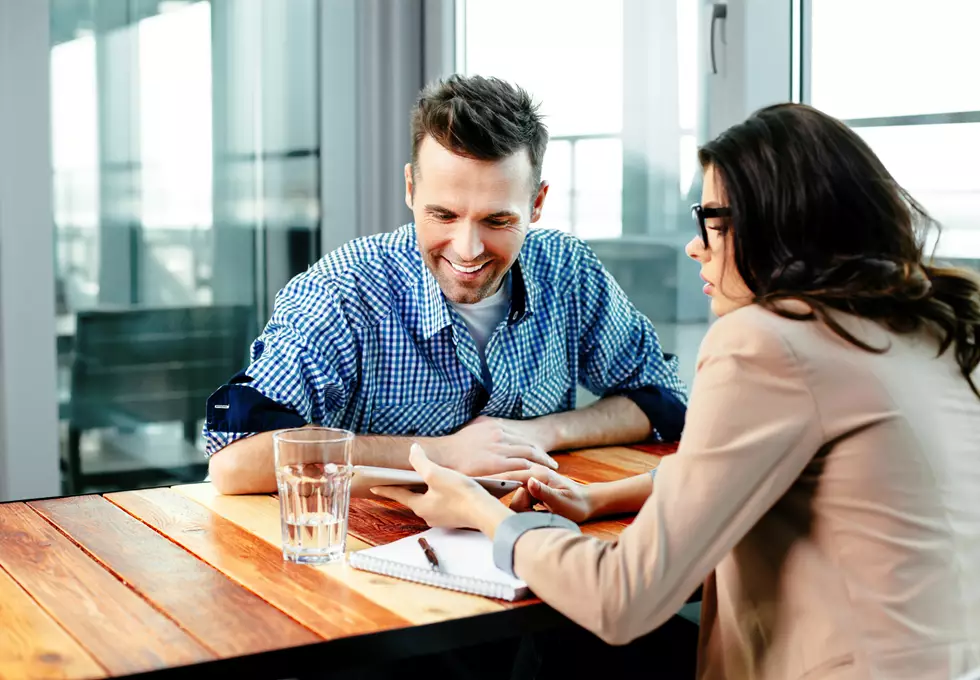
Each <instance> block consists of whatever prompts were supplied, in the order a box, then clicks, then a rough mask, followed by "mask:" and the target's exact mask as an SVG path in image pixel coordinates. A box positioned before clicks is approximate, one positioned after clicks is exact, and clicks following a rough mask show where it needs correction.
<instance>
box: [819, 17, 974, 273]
mask: <svg viewBox="0 0 980 680" xmlns="http://www.w3.org/2000/svg"><path fill="white" fill-rule="evenodd" d="M807 9H808V11H809V13H810V22H811V23H810V32H811V34H812V37H811V41H812V48H811V52H810V55H809V58H810V63H809V72H810V85H809V89H810V102H811V103H812V104H813V105H814V106H816V107H817V108H819V109H821V110H824V111H826V112H827V113H830V114H831V115H834V116H836V117H838V118H841V119H843V120H844V121H845V122H847V123H848V124H849V125H851V126H852V127H853V128H854V129H855V130H856V131H857V132H858V133H859V134H860V135H861V136H862V137H863V138H864V139H865V140H866V141H867V142H868V144H870V145H871V147H872V148H873V149H874V150H875V152H876V153H877V154H878V156H879V157H880V158H881V160H882V162H883V163H884V164H885V167H887V168H888V169H889V170H890V171H891V173H892V174H893V175H894V176H895V178H896V180H897V181H898V182H899V183H901V184H902V185H903V186H904V187H905V188H906V189H907V190H908V191H909V192H910V193H911V194H912V196H914V197H915V198H916V199H917V200H918V201H920V202H921V203H922V204H923V205H924V206H925V207H926V209H927V210H929V211H930V213H932V215H933V216H934V217H935V218H937V219H938V220H939V221H940V222H941V223H942V225H943V232H942V237H941V239H940V240H939V243H938V248H937V251H936V252H937V254H938V255H939V256H941V257H944V258H951V259H963V260H970V259H976V258H980V167H977V164H976V162H975V160H974V159H973V158H972V155H971V154H970V153H967V152H966V151H965V150H967V149H978V148H980V88H978V87H976V86H975V85H974V83H975V82H976V79H977V76H976V65H977V59H976V47H975V42H976V41H975V35H974V34H975V32H976V27H977V26H980V3H977V2H975V0H934V1H933V2H928V3H896V2H892V1H890V0H862V2H850V1H848V0H819V2H813V1H811V2H809V3H808V6H807Z"/></svg>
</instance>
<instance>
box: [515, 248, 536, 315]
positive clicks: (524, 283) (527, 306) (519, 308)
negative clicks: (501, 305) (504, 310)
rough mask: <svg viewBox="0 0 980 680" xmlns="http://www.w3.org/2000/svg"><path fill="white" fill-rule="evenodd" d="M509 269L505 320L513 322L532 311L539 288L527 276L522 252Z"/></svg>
mask: <svg viewBox="0 0 980 680" xmlns="http://www.w3.org/2000/svg"><path fill="white" fill-rule="evenodd" d="M510 271H511V290H510V316H509V317H508V319H507V320H508V322H509V323H512V324H514V323H518V322H520V321H521V320H523V319H524V317H526V316H530V315H531V314H533V313H534V305H535V300H537V299H538V297H539V296H540V289H539V288H538V285H537V284H536V283H535V282H534V279H533V278H531V277H529V276H527V264H526V261H525V259H524V253H523V252H521V253H520V254H519V255H518V256H517V261H516V262H515V263H514V266H513V267H511V268H510Z"/></svg>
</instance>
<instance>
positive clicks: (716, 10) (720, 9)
mask: <svg viewBox="0 0 980 680" xmlns="http://www.w3.org/2000/svg"><path fill="white" fill-rule="evenodd" d="M727 18H728V3H727V2H715V3H712V5H711V38H710V42H711V72H712V73H718V64H717V63H716V62H715V22H717V21H718V20H719V19H721V20H722V21H725V20H726V19H727ZM721 41H722V43H725V44H727V42H728V41H727V40H726V39H725V33H724V26H722V34H721Z"/></svg>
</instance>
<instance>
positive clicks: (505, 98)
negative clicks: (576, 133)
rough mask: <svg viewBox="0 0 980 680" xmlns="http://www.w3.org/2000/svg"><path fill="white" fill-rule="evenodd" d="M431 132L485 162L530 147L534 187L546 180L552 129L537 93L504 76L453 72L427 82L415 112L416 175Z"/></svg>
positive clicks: (453, 149) (455, 149)
mask: <svg viewBox="0 0 980 680" xmlns="http://www.w3.org/2000/svg"><path fill="white" fill-rule="evenodd" d="M426 136H430V137H432V138H433V139H434V140H436V141H437V142H439V144H440V145H442V147H443V148H445V149H448V150H449V151H451V152H453V153H454V154H456V155H458V156H463V157H465V158H473V159H476V160H481V161H496V160H500V159H502V158H506V157H508V156H510V155H512V154H514V153H517V152H518V151H520V150H521V149H527V154H528V157H529V158H530V160H531V179H532V181H533V183H534V184H533V187H532V189H533V188H537V186H538V184H540V182H541V164H542V161H543V160H544V151H545V148H546V147H547V146H548V128H547V127H545V125H544V123H543V122H542V120H541V115H540V114H539V113H538V105H537V104H535V103H534V102H533V101H532V99H531V95H529V94H528V93H527V92H526V91H525V90H523V89H521V88H520V87H515V86H514V85H511V84H510V83H507V82H505V81H503V80H500V79H498V78H483V77H482V76H461V75H458V74H456V75H452V76H449V77H448V78H446V79H445V80H440V81H438V82H436V83H433V84H431V85H429V86H427V87H426V88H425V89H424V90H422V93H421V94H420V95H419V99H418V102H417V103H416V105H415V109H414V110H413V111H412V174H413V177H416V176H417V168H418V160H419V147H421V146H422V140H424V139H425V138H426Z"/></svg>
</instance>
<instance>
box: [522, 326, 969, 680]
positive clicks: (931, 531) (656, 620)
mask: <svg viewBox="0 0 980 680" xmlns="http://www.w3.org/2000/svg"><path fill="white" fill-rule="evenodd" d="M841 320H842V322H844V323H845V324H846V325H847V327H848V328H849V329H851V330H853V331H854V332H855V333H857V334H858V336H859V337H861V338H863V339H864V340H866V341H868V342H870V343H872V344H874V345H876V346H886V345H890V346H891V349H890V350H889V351H888V352H887V353H885V354H880V355H876V354H872V353H868V352H865V351H863V350H861V349H859V348H857V347H854V346H853V345H850V344H848V343H846V342H844V341H843V340H841V339H840V338H838V337H837V336H836V335H834V334H833V333H832V332H831V331H830V330H829V329H828V328H827V327H826V326H824V325H822V324H819V323H816V322H798V321H790V320H788V319H784V318H782V317H779V316H777V315H775V314H772V313H770V312H767V311H765V310H763V309H761V308H759V307H757V306H752V307H746V308H743V309H740V310H738V311H736V312H733V313H731V314H728V315H726V316H724V317H723V318H721V319H719V320H718V321H717V322H716V323H715V324H714V325H713V327H712V328H711V329H710V331H709V332H708V334H707V336H706V337H705V339H704V342H703V343H702V345H701V351H700V354H699V357H698V372H697V376H696V378H695V381H694V385H693V388H692V391H691V400H690V406H689V410H688V415H687V424H686V427H685V429H684V435H683V438H682V439H681V443H680V449H679V450H678V452H677V454H676V455H673V456H668V457H666V458H665V459H664V460H663V462H662V463H661V465H660V471H659V472H658V474H657V478H656V481H655V483H654V487H655V490H654V493H653V494H652V495H651V496H650V499H649V500H648V501H647V502H646V504H645V505H644V506H643V508H642V510H641V511H640V513H639V515H638V516H637V518H636V520H635V521H634V522H633V524H632V525H631V526H630V527H629V528H628V529H627V530H626V531H625V532H623V534H622V535H621V537H620V539H619V541H618V543H615V544H612V543H606V542H603V541H600V540H597V539H593V538H589V537H585V536H581V535H575V534H573V533H571V532H567V531H561V530H556V529H544V530H539V531H532V532H529V533H527V534H525V535H524V536H523V537H522V538H521V539H520V540H519V541H518V543H517V545H516V547H515V558H514V560H515V561H514V564H515V570H516V572H517V574H518V575H519V576H521V577H522V578H524V579H526V580H527V582H528V583H529V584H530V585H531V587H532V589H533V590H534V591H535V592H536V593H537V594H538V595H539V596H540V597H542V598H543V599H544V600H545V601H546V602H548V603H550V604H551V605H553V606H554V607H555V608H556V609H558V610H559V611H561V612H563V613H564V614H566V615H567V616H569V617H570V618H571V619H573V620H575V621H576V622H578V623H580V624H581V625H583V626H585V627H587V628H589V629H591V630H593V631H595V632H596V633H597V634H598V635H599V636H600V637H602V638H603V639H605V640H607V641H608V642H611V643H613V644H617V643H620V644H621V643H625V642H628V641H630V640H632V639H634V638H636V637H638V636H640V635H642V634H644V633H646V632H648V631H650V630H652V629H654V628H655V627H657V626H659V625H660V624H662V623H663V622H664V621H666V620H667V619H668V618H669V617H670V616H671V615H673V614H674V613H675V612H676V611H677V610H678V609H679V608H680V607H681V605H682V604H683V603H684V601H685V599H686V598H687V597H688V596H689V595H690V594H691V593H692V592H693V591H694V590H695V588H696V587H697V585H698V584H699V583H701V582H702V581H705V590H704V601H703V605H702V618H701V640H700V652H699V672H698V675H699V677H700V678H705V679H711V680H716V679H719V680H720V679H728V680H741V679H743V678H764V679H772V680H792V679H794V678H806V679H807V680H813V679H816V678H837V679H842V680H843V679H847V680H851V679H853V680H858V679H860V680H865V679H868V678H883V679H889V680H890V679H892V678H908V679H909V680H912V679H913V678H914V679H915V680H927V679H932V678H943V679H947V678H953V677H956V676H958V675H959V674H961V673H964V672H966V671H967V670H968V669H971V668H975V667H977V666H980V399H977V397H976V396H974V395H973V393H972V392H971V391H970V389H969V386H968V385H967V383H966V381H965V380H964V379H963V377H962V376H961V375H960V374H959V369H958V366H957V365H956V363H955V361H954V360H953V357H952V351H950V352H947V353H946V354H945V355H944V356H943V357H941V358H936V353H937V347H938V345H937V343H936V342H935V341H934V340H933V339H932V338H931V337H927V336H925V335H918V336H899V335H894V334H891V333H889V332H887V331H885V330H884V329H883V328H881V327H880V326H878V325H876V324H873V323H871V322H867V321H864V320H860V319H856V318H854V317H845V316H842V317H841ZM978 373H980V372H978ZM978 377H980V375H978ZM652 663H653V664H654V667H655V665H656V660H655V659H654V660H652Z"/></svg>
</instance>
